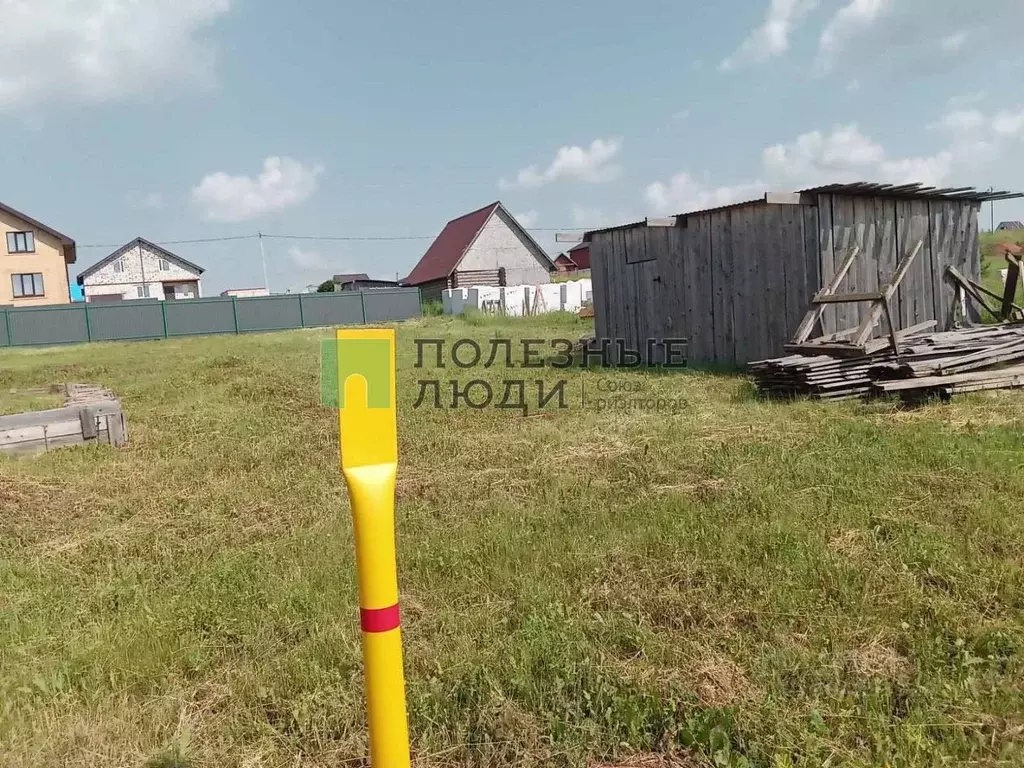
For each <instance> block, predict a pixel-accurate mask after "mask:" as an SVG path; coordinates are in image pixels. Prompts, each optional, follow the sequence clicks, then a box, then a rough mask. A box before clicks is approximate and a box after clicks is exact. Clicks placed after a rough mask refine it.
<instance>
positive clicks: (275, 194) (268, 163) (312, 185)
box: [192, 157, 323, 221]
mask: <svg viewBox="0 0 1024 768" xmlns="http://www.w3.org/2000/svg"><path fill="white" fill-rule="evenodd" d="M322 172H323V168H322V167H321V166H318V165H317V166H307V165H303V164H302V163H300V162H299V161H297V160H292V159H291V158H289V157H268V158H267V159H266V160H264V161H263V170H262V172H261V173H260V174H259V176H257V177H256V178H253V177H251V176H230V175H228V174H226V173H224V172H223V171H218V172H216V173H211V174H209V175H207V176H206V177H204V178H203V180H202V181H200V182H199V184H198V185H196V186H195V187H194V188H193V189H192V202H193V203H194V204H195V205H196V206H198V207H199V209H200V210H201V211H202V215H203V217H204V218H205V219H207V220H208V221H245V220H247V219H253V218H256V217H257V216H261V215H263V214H267V213H273V212H275V211H281V210H284V209H285V208H290V207H292V206H294V205H298V204H299V203H302V202H304V201H305V200H306V199H308V198H309V196H310V195H312V194H313V193H314V192H315V191H316V188H317V176H319V175H320V174H321V173H322Z"/></svg>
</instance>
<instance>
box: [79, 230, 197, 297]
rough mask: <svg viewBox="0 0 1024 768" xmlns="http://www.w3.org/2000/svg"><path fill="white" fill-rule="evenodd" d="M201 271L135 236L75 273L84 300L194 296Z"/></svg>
mask: <svg viewBox="0 0 1024 768" xmlns="http://www.w3.org/2000/svg"><path fill="white" fill-rule="evenodd" d="M204 271H205V270H204V269H203V268H202V267H200V266H199V265H198V264H193V263H192V262H191V261H187V260H185V259H183V258H181V256H178V255H177V254H174V253H171V252H170V251H168V250H166V249H165V248H161V247H160V246H159V245H156V244H155V243H151V242H149V241H148V240H144V239H143V238H141V237H137V238H135V239H134V240H132V241H131V242H130V243H125V244H124V245H122V246H121V247H120V248H118V249H117V250H116V251H114V252H113V253H112V254H110V255H109V256H107V257H106V258H104V259H102V260H100V261H98V262H96V263H95V264H93V265H92V266H91V267H89V268H88V269H86V270H84V271H83V272H82V273H81V274H80V275H79V276H78V284H79V285H80V286H82V291H83V293H84V294H85V300H86V301H88V302H110V301H125V300H131V299H160V300H164V299H168V300H176V299H198V298H201V297H202V295H203V290H202V281H201V275H202V274H203V272H204Z"/></svg>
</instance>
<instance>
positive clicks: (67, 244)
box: [0, 203, 77, 264]
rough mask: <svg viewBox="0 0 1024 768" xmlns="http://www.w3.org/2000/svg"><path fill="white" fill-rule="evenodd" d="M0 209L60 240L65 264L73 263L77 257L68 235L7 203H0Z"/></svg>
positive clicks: (72, 242)
mask: <svg viewBox="0 0 1024 768" xmlns="http://www.w3.org/2000/svg"><path fill="white" fill-rule="evenodd" d="M0 211H5V212H6V213H9V214H10V215H11V216H15V217H17V218H19V219H21V220H22V221H25V222H28V223H29V224H31V225H32V226H33V227H38V228H39V229H41V230H43V232H46V233H47V234H49V235H53V236H54V237H55V238H57V239H58V240H60V244H61V246H62V247H63V249H64V262H65V263H67V264H74V263H75V259H76V258H77V254H76V251H75V241H74V240H72V239H71V238H70V237H68V236H67V235H65V234H63V233H61V232H58V231H57V230H56V229H54V228H53V227H48V226H46V225H45V224H43V222H41V221H37V220H36V219H33V218H32V217H31V216H26V215H25V214H24V213H22V212H21V211H18V210H15V209H14V208H11V206H9V205H4V204H3V203H0Z"/></svg>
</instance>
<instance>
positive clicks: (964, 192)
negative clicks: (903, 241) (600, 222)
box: [583, 181, 1024, 242]
mask: <svg viewBox="0 0 1024 768" xmlns="http://www.w3.org/2000/svg"><path fill="white" fill-rule="evenodd" d="M796 194H806V195H828V194H833V195H849V196H852V197H892V198H900V199H907V200H936V199H938V200H969V201H971V202H978V203H983V202H989V201H991V200H1011V199H1014V198H1019V197H1024V192H1010V191H1008V190H996V189H988V190H979V189H975V188H974V187H928V186H925V185H924V184H919V183H915V184H874V183H871V182H866V181H858V182H853V183H848V184H825V185H823V186H820V187H810V188H808V189H801V190H799V192H798V193H796ZM770 195H771V193H770V192H766V193H765V194H764V195H763V196H762V197H758V198H754V199H753V200H744V201H742V202H738V203H729V204H728V205H720V206H717V207H715V208H702V209H700V210H695V211H686V212H685V213H680V214H677V215H676V216H675V217H674V218H677V219H679V218H683V217H686V216H696V215H698V214H704V213H717V212H718V211H726V210H729V209H731V208H741V207H743V206H747V205H755V204H763V203H767V202H769V200H768V198H769V196H770ZM648 221H650V219H641V220H640V221H634V222H631V223H629V224H619V225H617V226H614V227H605V228H604V229H594V230H591V231H590V232H586V233H585V234H584V235H583V241H584V242H589V241H590V239H591V237H592V236H593V235H597V234H603V233H605V232H618V231H620V230H624V229H632V228H634V227H642V226H646V225H647V223H648Z"/></svg>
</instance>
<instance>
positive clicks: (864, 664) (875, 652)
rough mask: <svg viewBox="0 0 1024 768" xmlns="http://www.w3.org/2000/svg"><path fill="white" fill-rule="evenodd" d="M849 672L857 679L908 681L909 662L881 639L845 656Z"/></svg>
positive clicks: (874, 640) (875, 639)
mask: <svg viewBox="0 0 1024 768" xmlns="http://www.w3.org/2000/svg"><path fill="white" fill-rule="evenodd" d="M847 661H848V662H849V665H850V670H851V671H852V672H853V673H854V674H855V675H857V676H858V677H864V678H881V679H887V680H899V681H905V680H908V679H910V675H911V672H912V667H911V664H910V661H909V660H908V659H907V658H906V657H905V656H903V655H902V654H900V653H899V652H897V651H896V650H895V649H894V648H893V647H892V646H890V645H888V644H887V643H885V642H884V641H883V639H882V638H881V637H876V638H874V639H873V640H872V641H871V642H869V643H867V644H866V645H863V646H861V647H860V648H858V649H857V650H855V651H850V653H849V654H848V655H847Z"/></svg>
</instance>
